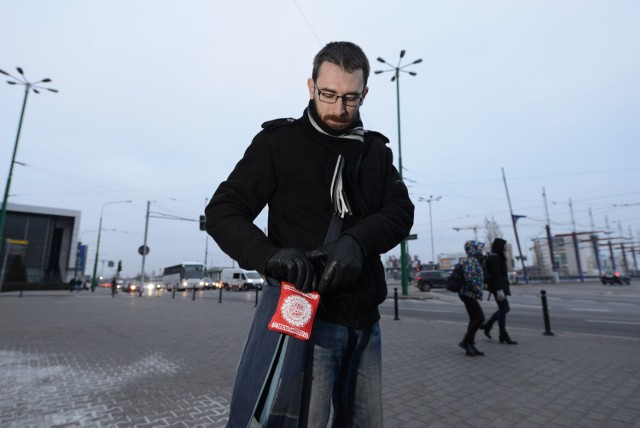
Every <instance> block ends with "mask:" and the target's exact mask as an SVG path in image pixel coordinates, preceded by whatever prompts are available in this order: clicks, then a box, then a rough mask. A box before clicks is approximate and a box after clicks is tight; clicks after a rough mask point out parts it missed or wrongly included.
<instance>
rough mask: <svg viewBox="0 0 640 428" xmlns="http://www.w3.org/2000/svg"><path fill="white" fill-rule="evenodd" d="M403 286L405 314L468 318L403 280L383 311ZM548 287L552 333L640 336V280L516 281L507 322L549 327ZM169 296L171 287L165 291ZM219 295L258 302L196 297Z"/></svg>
mask: <svg viewBox="0 0 640 428" xmlns="http://www.w3.org/2000/svg"><path fill="white" fill-rule="evenodd" d="M395 289H397V290H398V293H399V299H398V311H399V316H400V317H410V318H415V319H419V320H432V321H447V322H457V323H461V324H466V322H467V315H466V312H465V311H464V308H463V306H462V303H461V302H460V300H459V299H458V297H457V295H455V294H453V293H450V292H448V291H446V290H445V289H432V290H431V291H430V292H421V291H419V290H418V289H417V288H416V287H409V294H408V296H402V295H401V287H400V284H398V283H395V282H391V283H390V284H389V296H388V298H387V300H386V301H385V302H384V303H383V304H382V305H380V311H381V313H382V314H383V315H386V316H394V315H395V307H394V299H393V296H394V291H395ZM542 290H544V291H545V292H546V298H547V307H548V311H549V319H550V326H549V329H550V331H551V332H552V333H554V334H555V333H559V332H571V333H580V334H595V335H606V336H619V337H628V338H636V339H640V281H638V280H636V281H634V282H632V284H631V285H630V286H627V285H624V286H620V285H616V286H610V285H607V286H604V285H601V284H600V283H599V282H585V283H579V282H571V283H562V284H535V285H516V286H512V296H511V297H510V298H509V303H510V306H511V312H510V313H509V315H508V318H507V323H508V324H507V325H508V326H510V327H516V328H526V329H532V330H540V331H545V330H546V328H545V325H544V318H543V310H542V298H541V291H542ZM161 295H162V296H163V297H165V298H167V297H170V296H171V293H162V294H161ZM176 298H182V299H185V298H186V299H191V298H193V294H192V293H191V292H181V293H176ZM200 298H205V299H215V300H220V298H222V300H223V301H230V302H240V301H244V302H255V299H256V292H255V291H224V290H223V291H222V294H220V292H219V291H218V290H207V291H204V292H202V291H198V292H196V299H200ZM482 307H483V309H484V312H485V316H486V317H487V318H488V317H489V316H490V315H491V314H492V313H493V312H494V311H495V310H496V304H495V302H494V301H493V300H491V301H487V300H486V294H485V300H483V301H482Z"/></svg>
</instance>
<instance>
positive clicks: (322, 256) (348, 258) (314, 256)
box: [306, 235, 364, 295]
mask: <svg viewBox="0 0 640 428" xmlns="http://www.w3.org/2000/svg"><path fill="white" fill-rule="evenodd" d="M306 255H307V258H308V259H309V260H311V261H312V262H320V264H323V265H324V269H323V271H322V275H321V277H320V280H319V281H318V293H319V294H320V295H322V294H324V293H326V292H327V290H329V289H331V288H338V287H342V286H344V285H346V284H348V283H349V282H351V281H354V280H355V279H357V278H358V277H360V275H361V274H362V264H363V263H364V255H363V254H362V249H361V248H360V245H359V244H358V242H356V240H355V239H354V238H353V237H351V236H350V235H344V236H342V237H341V238H340V239H338V240H337V241H335V242H332V243H331V244H327V245H325V246H323V247H320V248H316V249H315V250H311V251H307V252H306Z"/></svg>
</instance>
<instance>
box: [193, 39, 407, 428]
mask: <svg viewBox="0 0 640 428" xmlns="http://www.w3.org/2000/svg"><path fill="white" fill-rule="evenodd" d="M368 77H369V62H368V60H367V58H366V56H365V54H364V52H362V50H361V49H360V48H359V47H358V46H357V45H355V44H353V43H350V42H332V43H329V44H328V45H327V46H325V47H324V48H323V49H322V50H321V51H320V52H319V53H318V54H317V55H316V57H315V59H314V64H313V72H312V77H311V78H310V79H308V81H307V87H308V90H309V99H310V101H309V104H308V106H307V108H306V109H305V110H304V112H303V114H302V117H300V118H299V119H279V120H275V121H271V122H267V123H265V124H263V130H262V131H261V132H259V133H258V134H257V135H256V136H255V138H254V139H253V141H252V143H251V145H250V146H249V147H248V148H247V150H246V152H245V154H244V156H243V158H242V159H241V160H240V161H239V162H238V164H237V165H236V167H235V169H234V170H233V171H232V173H231V174H230V175H229V178H228V179H227V180H226V181H224V182H223V183H221V184H220V186H219V187H218V189H217V190H216V192H215V193H214V195H213V197H212V198H211V201H210V203H209V205H208V206H207V208H206V210H205V213H206V216H207V232H208V233H209V234H210V235H211V236H212V237H213V238H214V239H215V241H216V242H217V243H218V245H219V246H220V248H221V249H222V250H223V251H225V252H226V253H227V254H228V255H229V256H231V257H232V258H233V259H235V260H237V261H238V264H239V265H240V267H242V268H245V269H255V270H257V271H258V272H260V273H262V274H264V275H265V276H266V277H267V279H268V284H269V286H267V287H265V290H263V296H262V298H261V300H267V296H268V295H269V293H272V292H274V290H275V292H278V291H277V290H278V289H279V287H278V286H279V284H280V281H287V282H289V283H292V284H294V285H295V287H296V288H297V289H299V290H301V291H303V292H311V291H317V292H318V293H319V294H320V296H321V300H320V305H319V307H318V311H317V314H316V319H315V321H314V324H313V330H312V333H311V338H310V340H309V341H308V342H306V343H305V345H304V346H303V348H304V350H303V351H300V346H299V345H298V344H295V343H289V345H293V346H292V347H290V348H286V349H285V350H282V349H284V348H283V347H284V346H287V342H284V345H283V344H282V343H281V342H278V340H281V339H275V338H274V339H273V341H271V339H270V337H271V335H272V334H273V332H271V331H269V330H267V329H266V326H262V324H264V322H263V320H264V319H267V320H268V317H270V316H271V313H269V314H268V316H265V314H264V313H263V312H264V311H267V310H272V309H261V305H260V304H259V305H258V308H257V309H256V315H255V317H254V324H253V326H252V330H251V332H250V334H249V339H248V342H247V345H246V346H245V350H244V352H243V357H242V360H241V362H240V366H239V369H238V374H237V377H236V383H235V386H234V393H233V397H232V402H231V416H230V422H229V426H247V425H246V416H245V415H246V414H247V412H248V414H249V415H251V414H253V415H254V416H255V417H256V419H258V420H259V421H260V422H261V423H262V425H263V426H273V425H275V423H276V422H274V421H275V420H276V419H277V418H285V419H286V418H289V419H293V420H295V419H297V418H299V423H298V422H294V424H293V425H292V426H296V423H298V425H297V426H326V425H327V423H328V419H329V415H330V412H331V405H332V403H333V415H334V416H333V417H334V420H333V424H334V425H335V426H353V425H356V426H368V427H377V426H381V425H382V402H381V394H382V393H381V361H380V360H381V342H380V330H379V325H378V321H379V319H380V314H379V312H378V305H379V304H380V303H382V302H383V301H384V299H385V298H386V293H387V286H386V281H385V276H384V269H383V266H382V263H381V260H380V255H381V254H383V253H385V252H387V251H389V250H391V249H393V248H394V247H395V246H396V245H398V244H399V243H400V242H401V241H402V240H403V239H404V238H405V237H406V236H407V235H408V234H409V232H410V229H411V226H412V224H413V211H414V206H413V204H412V203H411V200H410V199H409V196H408V192H407V188H406V186H405V185H404V183H403V181H402V180H401V178H400V175H399V174H398V171H397V170H396V168H395V167H394V166H393V163H392V161H393V156H392V152H391V150H390V149H389V148H388V147H386V144H387V143H388V139H387V138H386V137H384V136H383V135H381V134H379V133H376V132H368V131H365V130H364V129H363V127H362V122H361V120H360V114H359V109H360V106H361V105H362V104H363V102H364V99H365V97H366V96H367V93H368V87H367V79H368ZM265 206H268V208H269V217H268V235H265V233H264V232H263V231H262V230H261V229H260V228H259V227H257V226H256V225H254V223H253V221H254V219H255V218H256V216H257V215H258V214H259V213H260V212H261V211H262V209H263V208H264V207H265ZM262 303H263V302H262V301H261V304H262ZM284 340H285V341H289V342H292V340H291V339H289V338H285V339H284ZM265 342H268V344H265ZM293 342H299V341H298V340H297V339H293ZM278 343H280V344H278ZM265 348H266V349H265ZM292 349H298V351H295V352H297V357H296V361H297V362H298V363H300V361H302V364H303V373H302V375H301V380H300V382H299V386H300V388H301V389H297V388H296V387H297V386H298V385H295V386H296V387H294V386H292V385H290V387H289V388H286V389H287V391H280V390H278V389H277V385H275V384H276V383H277V382H276V381H275V380H274V376H280V373H281V371H283V370H285V371H286V369H287V368H290V366H291V364H287V367H285V368H284V369H283V367H282V362H281V361H283V354H284V357H286V358H290V357H291V355H290V354H291V353H293V352H294V351H292ZM278 350H280V351H278ZM278 352H279V354H278ZM256 353H257V354H258V355H259V358H258V357H256V356H255V355H254V356H251V355H249V354H256ZM262 365H264V366H268V368H263V367H262ZM246 371H250V372H251V373H250V374H246V373H245V372H246ZM263 376H264V377H265V378H264V379H262V377H263ZM256 378H258V379H259V380H255V379H256ZM296 379H297V378H296ZM296 382H298V380H296ZM256 388H257V389H259V391H253V392H251V393H248V392H247V391H248V390H250V389H256ZM282 389H285V388H282ZM296 394H297V398H296ZM282 395H285V396H288V397H287V398H286V400H285V399H283V398H282ZM301 395H302V399H301V398H300V396H301ZM282 400H284V401H282ZM300 400H301V401H300ZM241 401H242V403H240V402H241ZM254 402H255V403H254ZM282 403H284V404H282ZM285 413H286V416H283V415H284V414H285ZM239 414H242V416H241V417H237V416H238V415H239ZM279 423H282V422H279ZM269 424H271V425H269Z"/></svg>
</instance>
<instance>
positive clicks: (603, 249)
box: [533, 232, 633, 276]
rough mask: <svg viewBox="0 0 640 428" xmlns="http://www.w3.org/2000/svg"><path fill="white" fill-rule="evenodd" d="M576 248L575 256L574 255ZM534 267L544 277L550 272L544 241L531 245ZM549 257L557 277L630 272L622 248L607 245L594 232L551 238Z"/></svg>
mask: <svg viewBox="0 0 640 428" xmlns="http://www.w3.org/2000/svg"><path fill="white" fill-rule="evenodd" d="M576 248H577V252H576ZM533 253H534V255H535V266H537V267H538V268H540V270H541V271H544V272H546V273H551V272H552V262H551V256H550V252H549V244H548V241H547V239H546V238H540V239H535V240H534V241H533ZM553 257H554V259H555V263H556V267H557V272H558V273H559V274H560V275H561V276H578V275H580V269H582V274H583V275H584V276H599V275H600V272H604V271H608V270H621V271H623V272H629V271H631V270H632V269H633V267H632V266H630V265H629V264H630V263H629V260H628V257H627V253H626V251H625V248H624V244H620V243H615V244H611V245H608V240H607V238H601V237H600V236H599V234H598V233H595V232H577V233H576V234H575V241H574V234H573V233H565V234H559V235H555V236H554V237H553Z"/></svg>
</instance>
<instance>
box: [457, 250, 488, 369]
mask: <svg viewBox="0 0 640 428" xmlns="http://www.w3.org/2000/svg"><path fill="white" fill-rule="evenodd" d="M483 249H484V243H482V242H478V241H474V240H471V241H467V242H465V244H464V251H465V253H467V258H466V259H462V261H461V263H462V268H463V272H464V279H465V284H464V285H463V286H462V288H461V289H460V291H459V292H458V295H459V296H460V300H462V302H463V303H464V307H465V309H466V310H467V315H469V324H468V325H467V332H466V334H465V335H464V338H463V339H462V342H460V347H461V348H462V349H464V351H465V353H466V354H467V355H468V356H469V357H474V356H476V355H480V356H482V355H484V353H483V352H480V351H479V350H478V348H476V345H475V344H476V333H477V332H478V330H479V329H480V328H481V327H482V324H483V323H484V312H483V311H482V307H481V306H480V301H481V300H482V285H483V284H484V273H483V271H482V257H483V255H482V250H483Z"/></svg>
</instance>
